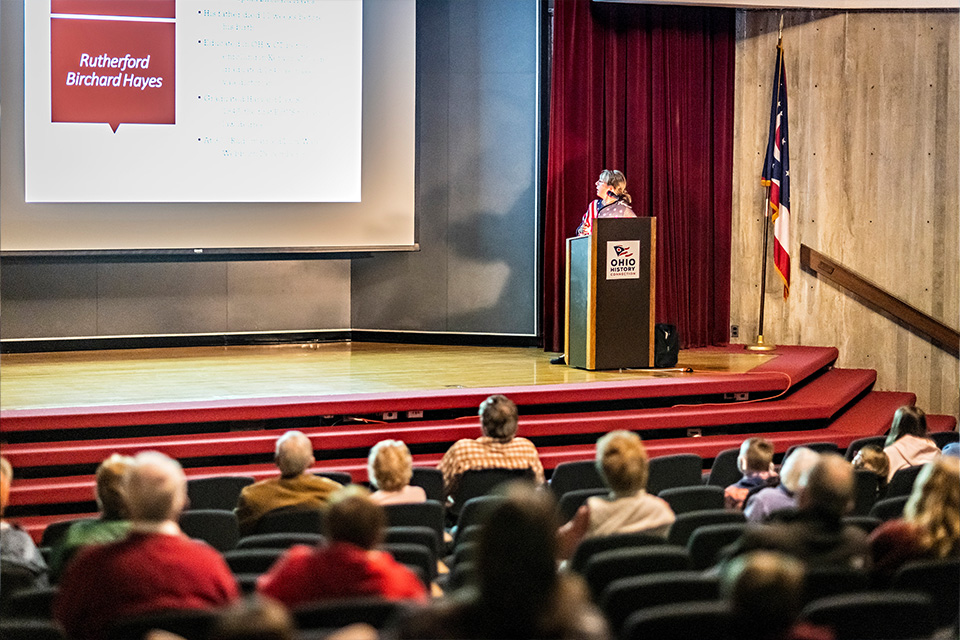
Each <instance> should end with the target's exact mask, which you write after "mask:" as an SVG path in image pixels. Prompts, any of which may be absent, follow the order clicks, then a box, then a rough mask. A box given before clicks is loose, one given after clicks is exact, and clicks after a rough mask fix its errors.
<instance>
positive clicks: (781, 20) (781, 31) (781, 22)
mask: <svg viewBox="0 0 960 640" xmlns="http://www.w3.org/2000/svg"><path fill="white" fill-rule="evenodd" d="M777 40H783V14H782V13H781V14H780V29H779V30H778V31H777Z"/></svg>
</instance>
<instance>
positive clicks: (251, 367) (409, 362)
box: [0, 342, 776, 410]
mask: <svg viewBox="0 0 960 640" xmlns="http://www.w3.org/2000/svg"><path fill="white" fill-rule="evenodd" d="M551 355H552V354H549V353H545V352H544V351H542V350H540V349H536V348H515V347H461V346H431V345H407V344H386V343H366V342H335V343H319V344H318V343H310V344H293V345H273V346H235V347H198V348H192V347H191V348H163V349H131V350H105V351H72V352H58V353H29V354H3V356H2V358H0V409H3V410H17V409H44V408H58V407H94V406H104V405H124V404H150V403H178V402H191V401H203V400H230V399H251V398H284V397H295V396H299V397H303V396H315V397H329V396H337V395H350V394H358V393H363V394H369V393H397V392H404V391H423V390H439V389H475V388H498V389H503V390H504V392H505V393H509V388H510V387H515V386H536V385H560V384H582V383H590V382H610V381H620V380H637V379H644V378H670V377H681V376H690V375H691V374H690V373H684V372H683V371H681V370H680V369H682V368H690V369H693V373H694V374H710V373H728V374H729V373H734V374H736V373H745V372H748V371H750V370H752V369H753V368H755V367H757V366H759V365H761V364H763V363H765V362H768V361H770V360H771V359H773V358H776V356H775V355H766V354H753V353H749V352H747V351H744V350H742V349H738V348H719V347H718V348H702V349H690V350H684V351H681V353H680V361H679V363H678V365H677V366H678V369H668V370H638V369H623V370H618V371H583V370H580V369H574V368H572V367H567V366H563V365H552V364H550V357H551Z"/></svg>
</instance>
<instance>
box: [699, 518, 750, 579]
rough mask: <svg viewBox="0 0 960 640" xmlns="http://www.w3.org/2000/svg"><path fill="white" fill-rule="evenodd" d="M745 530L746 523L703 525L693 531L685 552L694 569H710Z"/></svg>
mask: <svg viewBox="0 0 960 640" xmlns="http://www.w3.org/2000/svg"><path fill="white" fill-rule="evenodd" d="M746 528H747V523H746V522H724V523H720V524H705V525H703V526H700V527H697V528H696V529H694V531H693V533H692V534H691V535H690V539H689V540H688V541H687V550H688V551H689V552H690V558H691V559H692V561H693V568H694V569H706V568H708V567H712V566H713V565H715V564H716V563H717V561H718V560H719V559H720V552H721V551H722V550H723V549H724V548H725V547H726V546H728V545H731V544H733V543H734V542H736V541H737V540H739V539H740V536H741V535H743V532H744V530H745V529H746Z"/></svg>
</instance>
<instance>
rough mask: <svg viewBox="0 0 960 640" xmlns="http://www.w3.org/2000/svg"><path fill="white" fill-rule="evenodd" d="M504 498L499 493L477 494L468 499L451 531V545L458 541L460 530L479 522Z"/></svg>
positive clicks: (455, 544)
mask: <svg viewBox="0 0 960 640" xmlns="http://www.w3.org/2000/svg"><path fill="white" fill-rule="evenodd" d="M504 500H505V498H504V497H503V496H499V495H490V496H479V497H476V498H471V499H470V500H468V501H467V502H466V504H464V505H463V510H461V511H460V516H459V517H458V518H457V525H456V527H455V528H454V531H453V546H454V547H456V546H457V544H458V543H459V536H460V532H461V531H463V530H464V529H466V528H467V527H470V526H472V525H478V524H481V523H482V522H483V519H484V518H485V517H486V515H487V514H488V513H490V511H491V510H492V509H493V508H494V507H496V506H497V505H498V504H500V503H501V502H503V501H504Z"/></svg>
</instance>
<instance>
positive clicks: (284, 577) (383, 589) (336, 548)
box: [257, 485, 427, 607]
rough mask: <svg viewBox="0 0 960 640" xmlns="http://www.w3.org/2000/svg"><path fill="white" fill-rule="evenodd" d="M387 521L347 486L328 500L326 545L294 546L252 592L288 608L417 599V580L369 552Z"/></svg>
mask: <svg viewBox="0 0 960 640" xmlns="http://www.w3.org/2000/svg"><path fill="white" fill-rule="evenodd" d="M386 523H387V517H386V514H385V513H384V511H383V507H381V506H380V505H378V504H376V503H375V502H373V501H372V500H370V495H369V492H368V491H367V490H366V489H364V488H363V487H360V486H356V485H351V486H349V487H347V488H345V489H343V490H341V491H338V492H337V493H335V494H334V495H333V496H332V497H331V499H330V506H329V508H328V509H327V514H326V517H325V518H324V521H323V527H324V534H325V535H326V537H327V540H329V543H327V544H321V545H319V546H315V547H308V546H306V545H296V546H294V547H292V548H291V549H290V550H289V551H287V552H286V553H285V554H284V555H283V556H282V557H281V558H280V559H279V560H278V561H277V563H276V564H275V565H274V566H273V567H271V568H270V571H268V572H267V573H265V574H264V575H262V576H260V577H259V578H258V579H257V591H258V592H259V593H261V594H263V595H266V596H270V597H271V598H274V599H276V600H278V601H280V602H282V603H283V604H285V605H287V606H288V607H293V606H296V605H298V604H304V603H307V602H314V601H318V600H329V599H334V598H350V597H356V596H381V597H384V598H388V599H390V600H407V599H414V600H423V599H425V598H426V597H427V591H426V589H425V587H424V586H423V583H422V582H421V581H420V579H419V578H418V577H417V576H416V574H414V573H413V572H412V571H410V570H409V569H408V568H406V567H405V566H403V565H402V564H399V563H398V562H397V561H396V560H394V559H393V557H392V556H391V555H390V554H389V553H387V552H385V551H378V550H375V549H374V547H375V546H377V545H378V544H379V543H380V542H381V541H382V540H383V535H384V529H385V528H386Z"/></svg>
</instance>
